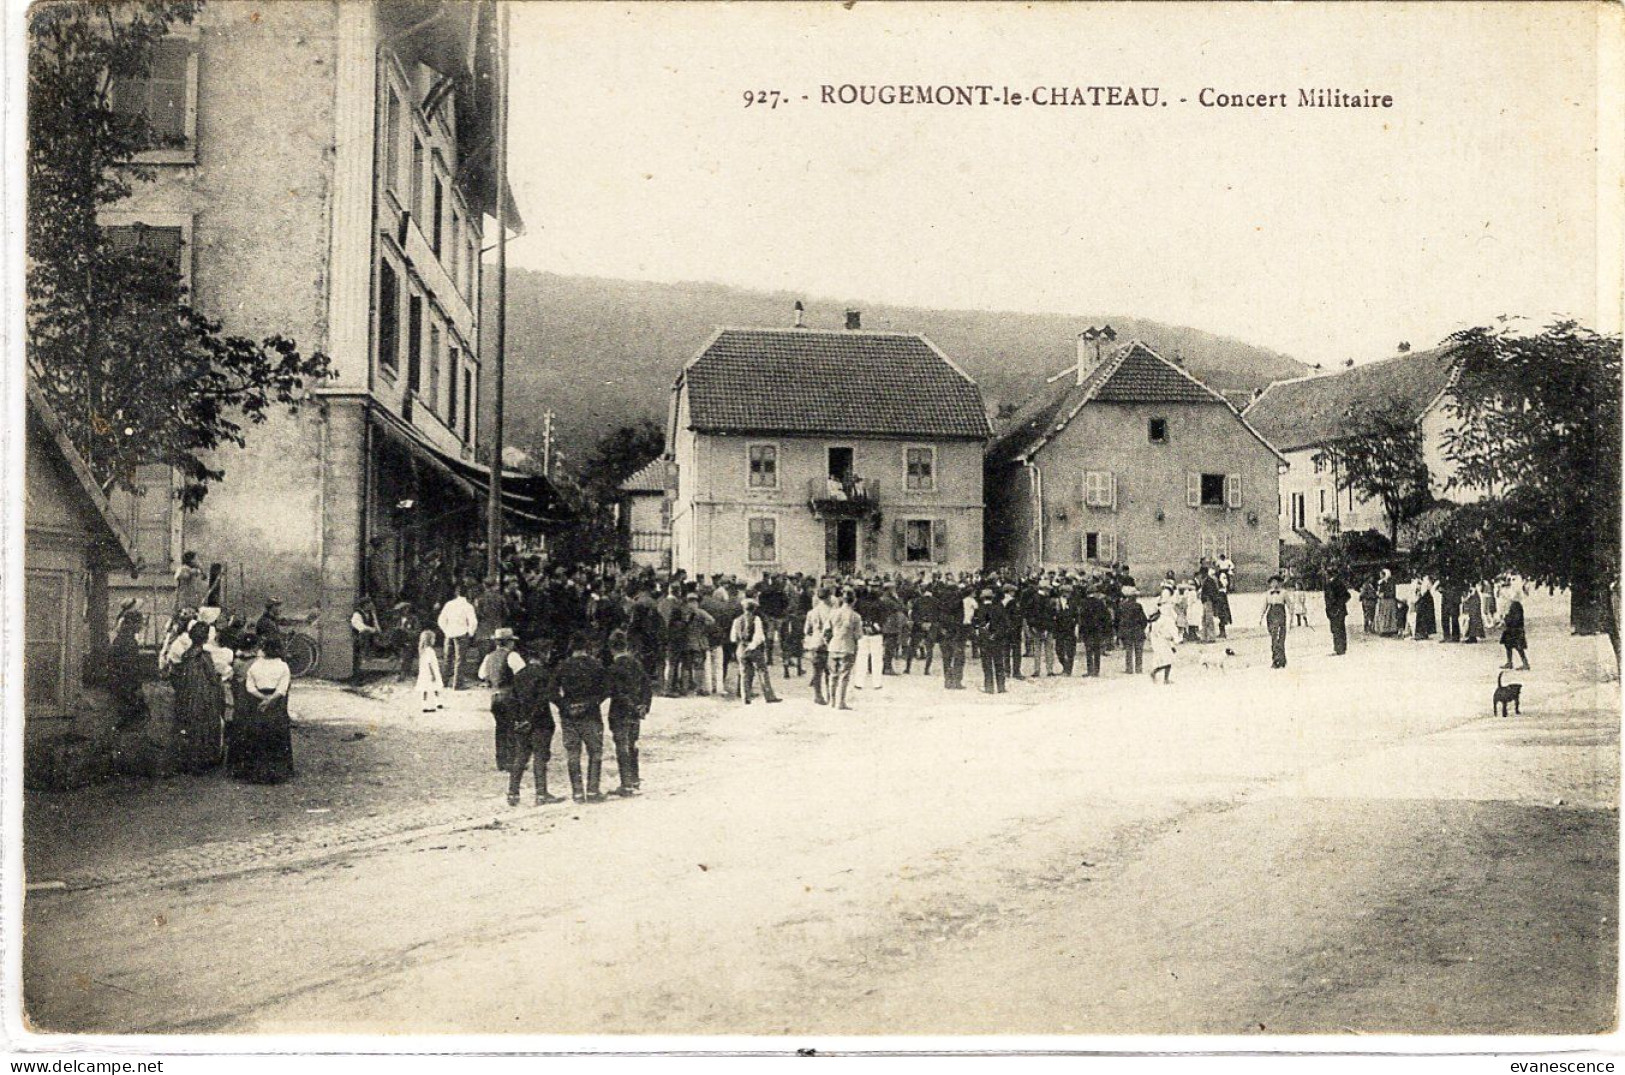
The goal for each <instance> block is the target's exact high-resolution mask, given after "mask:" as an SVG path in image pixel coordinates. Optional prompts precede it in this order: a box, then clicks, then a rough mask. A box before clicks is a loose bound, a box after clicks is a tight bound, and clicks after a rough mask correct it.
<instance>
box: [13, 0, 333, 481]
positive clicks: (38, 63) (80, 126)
mask: <svg viewBox="0 0 1625 1075" xmlns="http://www.w3.org/2000/svg"><path fill="white" fill-rule="evenodd" d="M199 7H200V4H199V3H196V2H155V0H146V2H139V3H135V2H132V3H120V4H116V5H115V4H107V3H93V2H88V0H85V2H79V0H60V2H57V3H51V4H40V5H37V6H36V7H35V8H34V9H33V10H32V11H31V12H30V20H29V38H30V41H29V46H30V47H29V55H28V136H29V152H28V164H27V168H28V219H27V237H26V243H27V253H28V259H29V272H28V284H27V300H28V321H27V323H28V364H29V370H30V373H31V374H32V375H33V376H34V378H35V380H36V381H37V383H38V385H39V387H40V389H41V391H42V392H43V393H44V394H45V396H46V398H47V399H48V400H49V401H50V403H51V404H52V406H53V408H54V409H55V410H56V412H57V414H58V415H59V416H60V417H61V419H62V422H63V425H64V427H65V429H66V431H67V433H68V436H69V438H70V439H71V440H72V441H73V444H74V447H75V448H77V449H78V451H79V453H80V454H81V455H83V456H84V458H85V460H86V462H87V463H88V464H89V466H90V468H91V471H92V473H93V474H95V475H96V477H97V479H98V480H99V481H101V482H102V483H103V485H104V487H106V488H111V487H112V486H114V485H121V486H124V487H126V488H135V485H134V475H135V472H136V468H137V467H139V466H141V465H142V464H144V463H164V464H167V465H169V466H172V467H174V468H175V469H176V470H177V472H178V473H179V475H180V478H181V483H180V485H181V488H180V500H181V504H182V506H183V507H185V508H195V507H196V506H197V505H198V504H199V503H200V502H201V501H202V500H203V497H204V495H205V494H206V493H207V491H208V486H209V484H210V483H211V482H216V481H219V480H220V479H221V478H223V477H224V476H225V475H224V471H223V470H221V469H219V468H217V467H214V466H211V465H210V464H209V462H208V457H209V453H211V452H213V451H214V450H215V449H217V448H219V447H221V446H223V445H226V444H235V445H237V446H239V447H240V446H242V445H243V444H245V443H246V436H245V432H244V423H245V422H246V423H249V424H257V423H262V422H264V421H265V420H266V417H267V415H268V414H269V413H270V412H271V411H273V410H274V409H275V408H276V407H279V406H282V407H286V408H288V409H289V410H294V409H296V408H297V406H298V404H299V402H300V401H301V400H302V399H303V398H304V395H305V390H306V387H307V385H308V384H309V383H311V382H313V381H319V380H323V379H325V378H327V377H329V376H331V373H330V369H329V362H328V359H327V357H326V356H325V355H323V354H321V353H319V352H317V353H313V354H311V355H309V356H305V355H302V354H301V353H300V351H299V348H298V346H297V345H296V344H295V343H294V342H293V341H291V340H289V339H287V338H285V337H283V336H280V335H272V336H269V337H266V338H264V339H262V340H259V341H254V340H251V339H247V338H245V337H241V336H233V335H228V334H225V333H224V332H223V327H222V325H221V323H220V322H218V321H215V320H213V319H211V318H209V317H207V316H205V315H204V314H203V313H201V312H199V311H198V310H196V309H194V308H193V307H192V306H191V304H190V302H189V301H188V296H187V293H186V288H185V286H184V284H183V282H182V278H181V275H180V267H179V266H178V265H177V264H176V263H175V262H174V260H173V256H172V254H171V253H170V252H166V251H165V250H164V249H162V247H161V246H159V245H158V244H155V243H151V242H148V241H146V239H145V236H144V235H143V234H142V233H141V232H140V231H139V230H137V232H136V233H135V236H134V239H133V241H132V240H131V239H130V238H129V237H128V236H117V235H114V234H112V233H109V232H108V231H107V230H105V229H104V228H102V227H101V226H100V224H99V223H98V221H97V213H98V212H99V211H101V210H103V209H105V208H107V207H109V206H112V205H115V204H117V203H119V202H121V201H123V200H124V199H125V198H127V197H128V196H129V195H130V193H131V191H132V190H133V189H134V185H135V184H137V183H141V182H147V181H150V180H151V178H152V171H151V168H150V167H145V166H143V165H142V164H141V163H140V162H139V155H140V154H141V153H142V152H144V151H146V150H148V149H153V148H162V147H164V146H166V145H172V144H173V141H172V140H166V139H164V138H163V137H161V136H159V135H158V134H157V132H156V131H155V130H154V129H153V127H152V125H151V124H150V123H149V122H148V120H147V118H146V116H145V115H143V114H139V113H133V112H130V111H127V110H120V109H119V108H118V107H116V104H117V102H116V100H115V96H116V94H115V89H116V87H117V86H118V85H119V84H120V82H121V81H123V80H128V79H132V78H139V77H142V76H144V75H145V74H147V73H148V72H149V71H150V69H151V66H152V63H153V58H154V50H155V48H156V47H157V45H158V42H159V41H160V40H162V39H163V38H164V36H165V35H166V34H167V33H168V32H169V31H170V29H171V28H172V27H174V26H176V25H184V24H189V23H190V22H191V21H192V19H193V17H194V16H195V14H196V12H197V10H198V8H199Z"/></svg>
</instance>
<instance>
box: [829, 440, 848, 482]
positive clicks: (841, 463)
mask: <svg viewBox="0 0 1625 1075" xmlns="http://www.w3.org/2000/svg"><path fill="white" fill-rule="evenodd" d="M829 476H830V477H831V478H834V479H835V480H836V481H838V482H840V483H841V484H843V485H844V484H846V482H847V481H849V480H850V479H851V478H852V449H851V448H830V449H829Z"/></svg>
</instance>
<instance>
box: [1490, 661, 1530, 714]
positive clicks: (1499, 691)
mask: <svg viewBox="0 0 1625 1075" xmlns="http://www.w3.org/2000/svg"><path fill="white" fill-rule="evenodd" d="M1505 677H1506V672H1504V671H1503V672H1501V673H1500V675H1497V676H1496V677H1495V697H1494V699H1493V700H1492V701H1491V702H1490V712H1492V713H1495V714H1496V715H1497V716H1501V717H1504V716H1506V715H1507V706H1508V705H1510V706H1512V711H1513V712H1514V713H1518V714H1522V713H1523V705H1522V700H1523V684H1522V683H1503V682H1501V680H1502V679H1504V678H1505ZM1497 711H1498V712H1497Z"/></svg>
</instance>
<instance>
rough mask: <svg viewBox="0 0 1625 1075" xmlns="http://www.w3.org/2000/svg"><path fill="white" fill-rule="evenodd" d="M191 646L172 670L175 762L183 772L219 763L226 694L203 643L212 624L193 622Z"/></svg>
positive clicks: (204, 768)
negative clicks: (222, 689)
mask: <svg viewBox="0 0 1625 1075" xmlns="http://www.w3.org/2000/svg"><path fill="white" fill-rule="evenodd" d="M189 637H190V640H191V645H190V647H189V648H188V649H187V650H186V653H185V655H184V656H182V657H181V659H180V663H179V664H178V665H176V666H175V669H174V671H173V672H172V673H171V674H170V681H171V683H172V684H173V685H174V688H175V764H176V767H177V768H178V769H180V771H181V772H183V773H204V772H208V771H209V770H210V769H213V768H214V767H215V766H217V765H219V764H220V733H221V728H222V726H223V720H224V717H225V710H226V696H225V694H224V692H223V691H221V689H220V673H219V672H218V671H216V669H215V664H214V658H213V657H212V656H211V655H210V654H209V651H208V650H206V649H204V648H203V644H204V643H205V642H207V641H208V638H209V625H208V624H206V623H194V624H193V625H192V627H191V630H190V632H189Z"/></svg>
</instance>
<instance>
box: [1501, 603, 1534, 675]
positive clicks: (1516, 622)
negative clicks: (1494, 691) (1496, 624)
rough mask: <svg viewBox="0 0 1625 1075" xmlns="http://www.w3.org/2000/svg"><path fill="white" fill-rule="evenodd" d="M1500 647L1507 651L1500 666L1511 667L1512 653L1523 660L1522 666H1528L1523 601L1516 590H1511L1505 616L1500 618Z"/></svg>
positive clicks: (1527, 640) (1527, 645)
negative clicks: (1504, 661) (1504, 662)
mask: <svg viewBox="0 0 1625 1075" xmlns="http://www.w3.org/2000/svg"><path fill="white" fill-rule="evenodd" d="M1501 647H1502V648H1503V649H1505V650H1506V651H1507V663H1506V664H1503V665H1502V666H1501V667H1502V668H1511V667H1512V655H1513V654H1514V653H1516V654H1517V655H1518V658H1519V659H1520V660H1521V661H1522V662H1523V667H1524V668H1526V669H1527V668H1528V667H1529V639H1528V636H1526V635H1525V634H1524V626H1523V602H1522V601H1520V600H1519V599H1518V592H1517V591H1516V590H1514V591H1512V594H1511V599H1510V600H1509V601H1507V611H1506V616H1505V617H1504V618H1503V619H1502V620H1501Z"/></svg>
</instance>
